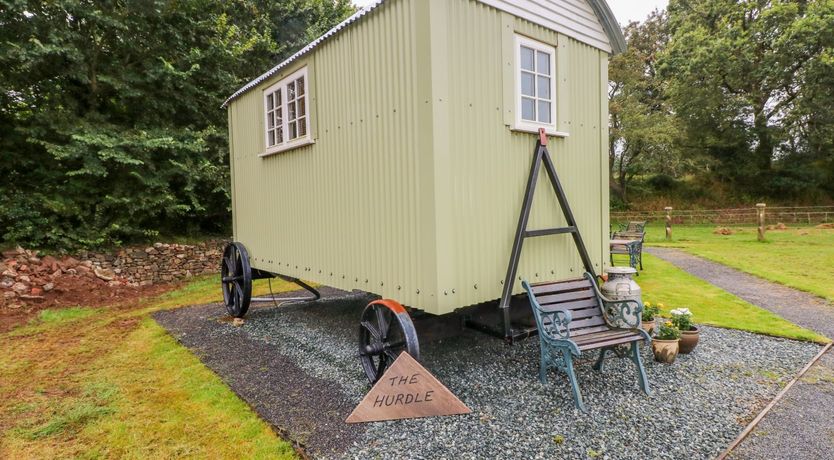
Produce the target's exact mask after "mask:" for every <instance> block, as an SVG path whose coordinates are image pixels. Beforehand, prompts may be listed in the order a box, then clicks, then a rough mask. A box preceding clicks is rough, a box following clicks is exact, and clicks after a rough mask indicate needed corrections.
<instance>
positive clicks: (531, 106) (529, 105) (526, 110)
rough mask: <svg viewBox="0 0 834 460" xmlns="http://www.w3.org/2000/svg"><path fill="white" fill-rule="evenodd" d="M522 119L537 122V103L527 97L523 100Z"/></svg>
mask: <svg viewBox="0 0 834 460" xmlns="http://www.w3.org/2000/svg"><path fill="white" fill-rule="evenodd" d="M521 119H522V120H530V121H536V101H534V100H533V99H528V98H526V97H522V98H521Z"/></svg>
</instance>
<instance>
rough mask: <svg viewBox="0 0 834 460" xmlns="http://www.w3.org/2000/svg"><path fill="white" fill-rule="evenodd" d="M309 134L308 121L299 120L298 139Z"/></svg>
mask: <svg viewBox="0 0 834 460" xmlns="http://www.w3.org/2000/svg"><path fill="white" fill-rule="evenodd" d="M306 134H307V119H305V118H299V119H298V137H302V136H304V135H306Z"/></svg>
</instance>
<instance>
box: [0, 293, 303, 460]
mask: <svg viewBox="0 0 834 460" xmlns="http://www.w3.org/2000/svg"><path fill="white" fill-rule="evenodd" d="M218 284H219V283H218V282H217V280H216V279H214V277H211V278H202V279H199V280H196V281H193V282H191V283H189V284H187V285H186V286H184V287H183V288H181V289H179V290H177V291H174V292H171V293H169V294H166V295H163V296H160V297H158V298H155V299H144V300H141V301H139V302H138V303H137V305H135V306H133V307H120V308H113V309H108V308H97V309H92V308H84V307H76V308H66V309H61V310H46V311H44V312H42V313H41V315H40V317H39V318H38V319H37V320H36V321H33V322H32V323H31V324H29V325H27V326H23V327H19V328H17V329H14V330H12V331H10V332H8V333H6V334H3V335H0V458H14V459H19V458H103V457H104V458H296V453H295V451H294V450H293V448H292V446H291V445H290V444H289V443H287V442H286V441H284V440H282V439H280V438H279V437H278V436H276V434H275V433H274V432H273V431H272V429H271V428H270V427H269V426H268V425H267V424H266V423H264V422H263V421H262V420H261V419H260V418H258V416H257V415H256V414H255V413H254V412H253V411H252V410H251V409H250V408H249V406H247V405H246V404H245V403H244V402H243V401H242V400H240V399H239V398H238V397H237V396H236V395H235V394H234V393H232V392H231V390H229V388H228V387H227V386H226V385H225V384H224V383H223V382H222V381H221V380H220V379H219V378H218V377H217V375H215V374H214V373H213V372H212V371H211V370H209V369H208V368H206V367H205V366H203V364H202V363H200V361H199V359H197V357H196V356H194V355H193V354H192V353H191V352H189V351H188V350H186V349H185V348H183V347H181V346H180V345H178V344H177V343H176V342H175V341H174V340H173V339H172V338H171V337H170V336H169V335H168V334H167V333H166V332H165V331H164V330H163V329H162V328H161V327H159V326H158V325H157V324H156V323H155V322H154V321H153V320H152V319H151V318H150V317H149V315H150V313H152V312H154V311H157V310H160V309H165V308H176V307H179V306H183V305H191V304H200V303H207V302H211V301H216V300H218V294H219V292H218ZM273 289H274V290H275V291H276V292H278V291H285V290H287V289H293V286H292V285H290V284H289V283H284V282H281V281H278V282H273ZM265 290H266V286H265V284H264V283H259V284H258V285H257V287H256V289H255V292H256V294H262V293H264V292H265Z"/></svg>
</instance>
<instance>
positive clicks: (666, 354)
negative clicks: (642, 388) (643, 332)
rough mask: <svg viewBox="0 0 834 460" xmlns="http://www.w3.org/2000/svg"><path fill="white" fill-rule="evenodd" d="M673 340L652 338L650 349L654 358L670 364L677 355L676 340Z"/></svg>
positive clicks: (677, 340)
mask: <svg viewBox="0 0 834 460" xmlns="http://www.w3.org/2000/svg"><path fill="white" fill-rule="evenodd" d="M679 341H680V339H675V340H660V339H652V351H653V352H654V360H655V361H657V362H659V363H666V364H672V363H673V362H675V358H676V357H677V356H678V342H679Z"/></svg>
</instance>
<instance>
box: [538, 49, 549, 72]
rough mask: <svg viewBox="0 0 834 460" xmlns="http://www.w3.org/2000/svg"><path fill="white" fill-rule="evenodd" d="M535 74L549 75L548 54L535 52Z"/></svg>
mask: <svg viewBox="0 0 834 460" xmlns="http://www.w3.org/2000/svg"><path fill="white" fill-rule="evenodd" d="M536 72H538V73H541V74H544V75H550V54H548V53H542V52H541V51H536Z"/></svg>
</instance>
